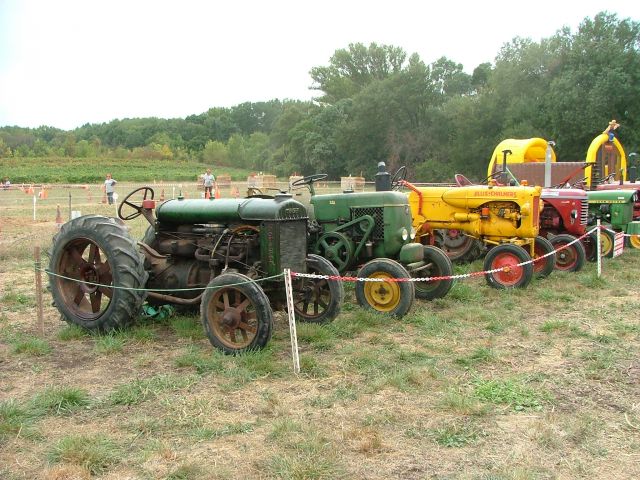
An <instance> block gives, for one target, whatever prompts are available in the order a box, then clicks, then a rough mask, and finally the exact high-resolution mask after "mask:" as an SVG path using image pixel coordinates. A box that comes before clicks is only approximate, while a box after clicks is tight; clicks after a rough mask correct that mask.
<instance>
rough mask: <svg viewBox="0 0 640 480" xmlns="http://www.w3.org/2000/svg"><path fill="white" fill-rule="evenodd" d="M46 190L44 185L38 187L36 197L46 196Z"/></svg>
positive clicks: (43, 197) (42, 197)
mask: <svg viewBox="0 0 640 480" xmlns="http://www.w3.org/2000/svg"><path fill="white" fill-rule="evenodd" d="M47 196H48V195H47V190H46V189H45V188H44V187H41V188H40V191H39V192H38V198H40V199H42V200H44V199H45V198H47Z"/></svg>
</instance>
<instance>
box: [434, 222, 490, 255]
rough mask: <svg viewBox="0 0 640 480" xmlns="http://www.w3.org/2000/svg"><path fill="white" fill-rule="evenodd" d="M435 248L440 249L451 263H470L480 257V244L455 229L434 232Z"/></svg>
mask: <svg viewBox="0 0 640 480" xmlns="http://www.w3.org/2000/svg"><path fill="white" fill-rule="evenodd" d="M435 232H436V246H438V247H440V248H441V249H442V251H443V252H445V253H446V255H447V257H449V259H451V261H452V262H456V263H470V262H473V261H474V260H477V259H478V258H480V257H481V256H482V248H483V245H482V242H480V240H478V239H476V238H474V237H471V236H468V235H465V233H464V232H462V231H461V230H457V229H450V230H446V229H439V230H436V231H435Z"/></svg>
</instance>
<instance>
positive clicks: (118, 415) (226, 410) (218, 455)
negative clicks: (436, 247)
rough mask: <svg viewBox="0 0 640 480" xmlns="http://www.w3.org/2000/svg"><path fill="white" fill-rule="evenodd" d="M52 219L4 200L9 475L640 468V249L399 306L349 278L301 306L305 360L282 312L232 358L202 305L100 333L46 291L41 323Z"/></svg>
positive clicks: (2, 339) (2, 342) (606, 471)
mask: <svg viewBox="0 0 640 480" xmlns="http://www.w3.org/2000/svg"><path fill="white" fill-rule="evenodd" d="M0 193H2V192H0ZM87 208H88V207H86V208H85V209H83V213H90V212H89V211H85V210H86V209H87ZM91 213H104V214H109V215H111V214H113V208H112V207H108V206H106V205H93V206H92V207H91ZM43 218H45V220H42V221H36V222H34V221H33V220H32V219H31V218H30V216H29V210H28V209H27V210H26V213H25V212H23V211H20V210H19V209H17V208H3V214H2V222H1V226H0V228H1V230H0V259H1V262H0V478H2V479H3V480H5V479H6V480H13V479H34V478H36V479H47V480H53V479H56V480H61V479H71V478H74V479H85V478H103V479H125V478H127V479H174V480H175V479H210V478H221V479H238V478H267V479H268V478H274V479H337V478H349V479H351V478H353V479H361V478H367V479H391V478H399V479H424V478H434V479H445V478H446V479H486V480H489V479H492V480H497V479H505V480H506V479H513V480H516V479H518V480H526V479H532V480H533V479H555V478H559V479H573V478H588V479H593V478H607V479H633V478H640V322H639V321H638V320H639V316H640V282H639V276H640V275H639V274H640V251H625V252H624V254H623V256H621V257H619V258H616V259H610V260H605V261H604V263H603V276H602V278H597V277H596V271H595V265H594V264H589V265H587V266H586V267H585V269H584V270H583V271H582V272H579V273H565V274H563V273H558V272H554V273H553V274H552V275H551V276H550V277H549V278H547V279H545V280H539V281H534V282H533V283H532V284H531V285H530V286H529V288H527V289H526V290H518V291H498V290H494V289H491V288H489V287H487V286H486V285H485V282H484V280H483V279H481V278H474V279H469V280H466V281H459V282H458V283H456V285H455V286H454V287H453V289H452V290H451V292H450V293H449V294H448V295H447V296H446V297H445V298H443V299H440V300H436V301H434V302H423V301H417V302H416V303H415V304H414V307H413V310H412V311H411V312H410V314H409V315H407V316H406V317H405V318H403V319H394V318H389V317H385V316H382V315H376V314H373V313H369V312H366V311H364V310H362V309H360V308H358V307H357V306H356V305H355V296H354V292H353V285H351V284H347V285H346V289H347V292H346V301H345V303H344V305H343V312H342V314H341V315H340V316H339V318H337V319H336V320H335V321H334V322H333V323H331V324H328V325H310V324H301V323H299V324H298V337H299V344H300V357H301V365H302V372H301V373H300V374H299V375H295V374H293V372H292V363H291V349H290V343H289V330H288V326H287V318H286V315H284V314H282V313H280V314H277V315H276V321H275V333H274V337H273V339H272V341H271V342H270V344H269V346H268V348H267V349H266V350H263V351H259V352H254V353H250V354H245V355H241V356H237V357H230V356H224V355H222V354H220V353H218V352H217V351H214V350H213V349H212V347H211V345H210V344H209V342H208V340H207V339H206V337H205V335H204V332H203V328H202V326H201V324H200V321H199V317H198V316H197V315H196V314H184V313H183V314H179V315H176V316H174V317H171V318H168V319H165V320H162V321H153V320H149V319H144V318H140V319H139V320H138V322H137V325H136V327H135V328H132V329H130V330H126V331H118V332H113V333H110V334H108V335H89V334H87V333H85V332H84V331H82V330H80V329H78V328H76V327H72V326H69V325H67V324H65V323H64V322H62V321H61V320H60V315H59V314H58V312H57V310H56V309H55V308H54V307H52V306H50V305H51V297H50V295H49V293H48V292H47V291H45V292H44V304H45V310H44V322H45V335H44V337H41V336H40V335H39V334H38V329H37V325H36V309H35V293H34V266H33V247H34V245H36V244H39V245H41V246H42V247H43V249H44V250H46V248H47V247H48V246H49V244H50V241H51V236H52V235H53V234H54V233H55V231H56V225H55V222H54V221H53V220H54V216H53V215H52V214H51V213H48V214H47V215H46V216H44V217H43ZM138 220H140V219H138ZM145 228H146V224H144V223H143V221H142V220H141V221H140V222H133V223H132V224H131V234H132V236H134V237H136V238H140V237H141V236H142V234H143V232H144V229H145ZM45 265H46V259H45ZM481 268H482V265H481V262H475V263H473V264H471V265H466V266H463V267H456V269H457V271H458V273H460V272H466V271H477V270H480V269H481Z"/></svg>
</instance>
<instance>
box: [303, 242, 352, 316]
mask: <svg viewBox="0 0 640 480" xmlns="http://www.w3.org/2000/svg"><path fill="white" fill-rule="evenodd" d="M307 271H308V272H309V273H313V274H317V275H325V276H335V277H337V276H339V275H340V273H339V272H338V270H337V269H336V267H334V266H333V265H332V263H331V262H330V261H329V260H327V259H325V258H323V257H321V256H319V255H313V254H309V255H307ZM292 287H293V308H294V310H295V313H296V318H298V319H300V320H302V321H303V322H312V323H324V322H330V321H332V320H333V319H334V318H336V317H337V316H338V314H339V313H340V308H341V307H342V299H343V298H344V287H343V286H342V283H341V282H340V281H339V280H336V279H329V278H326V279H325V278H299V279H296V280H294V281H293V285H292Z"/></svg>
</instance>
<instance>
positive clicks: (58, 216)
mask: <svg viewBox="0 0 640 480" xmlns="http://www.w3.org/2000/svg"><path fill="white" fill-rule="evenodd" d="M56 223H57V224H58V228H60V226H61V225H62V214H61V213H60V205H58V207H57V209H56Z"/></svg>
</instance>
